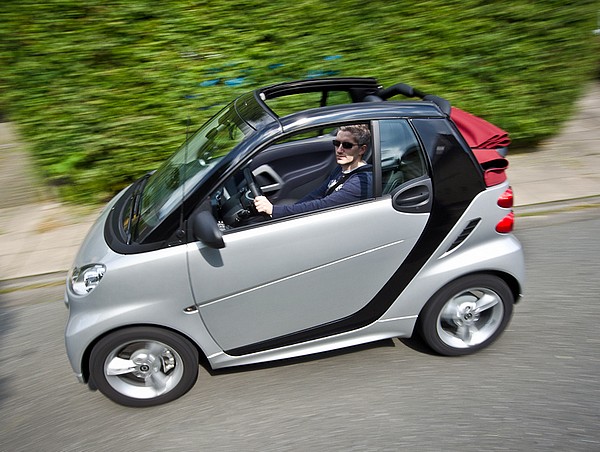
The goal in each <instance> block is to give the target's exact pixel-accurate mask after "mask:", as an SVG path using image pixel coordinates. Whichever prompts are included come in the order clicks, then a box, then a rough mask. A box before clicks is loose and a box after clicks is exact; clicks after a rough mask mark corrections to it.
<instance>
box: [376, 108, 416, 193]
mask: <svg viewBox="0 0 600 452" xmlns="http://www.w3.org/2000/svg"><path fill="white" fill-rule="evenodd" d="M379 135H380V140H381V141H380V149H381V173H382V183H383V186H382V193H383V194H384V195H385V194H388V193H391V192H392V191H393V190H394V189H396V188H397V187H399V186H400V185H402V184H404V183H405V182H408V181H409V180H411V179H415V178H417V177H420V176H422V175H424V174H426V173H427V166H426V165H425V160H424V159H423V153H422V152H421V147H420V146H419V142H418V141H417V137H416V136H415V134H414V132H413V130H412V129H411V127H410V125H409V124H408V122H407V121H406V120H403V119H394V120H389V121H381V122H380V123H379Z"/></svg>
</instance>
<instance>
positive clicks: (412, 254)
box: [65, 78, 524, 406]
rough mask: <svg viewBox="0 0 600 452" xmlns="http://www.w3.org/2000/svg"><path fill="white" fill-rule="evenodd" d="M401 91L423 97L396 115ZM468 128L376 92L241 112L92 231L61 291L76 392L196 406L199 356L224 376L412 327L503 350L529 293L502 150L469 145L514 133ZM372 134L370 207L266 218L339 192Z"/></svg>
mask: <svg viewBox="0 0 600 452" xmlns="http://www.w3.org/2000/svg"><path fill="white" fill-rule="evenodd" d="M398 94H404V95H405V96H408V97H421V99H419V100H412V101H411V100H405V99H404V100H400V101H397V100H390V99H391V97H393V96H396V95H398ZM462 113H464V112H462ZM459 116H460V111H459V110H455V109H454V108H453V107H450V105H449V103H448V102H447V101H445V100H444V99H441V98H439V97H436V96H427V95H424V94H423V93H420V92H418V91H417V90H414V89H412V88H411V87H410V86H407V85H403V84H398V85H394V86H392V87H390V88H386V89H384V88H382V87H381V86H380V85H379V84H378V83H377V81H376V80H375V79H371V78H332V79H315V80H302V81H297V82H290V83H284V84H279V85H273V86H269V87H266V88H262V89H258V90H256V91H253V92H250V93H248V94H245V95H242V96H241V97H239V98H238V99H236V100H235V101H233V102H232V103H231V104H230V105H228V106H227V107H225V108H224V109H223V110H221V112H220V113H218V114H217V115H216V116H214V117H213V118H212V119H211V120H210V121H209V122H207V123H206V124H205V125H204V126H203V127H201V128H200V129H199V130H198V131H197V132H196V133H195V134H194V135H193V136H191V137H190V138H189V139H188V140H187V141H186V142H185V143H184V144H183V145H182V146H181V148H180V149H179V150H178V151H177V152H176V153H175V154H173V156H172V157H171V158H169V159H168V160H167V161H166V162H165V163H164V164H163V165H162V166H161V167H160V168H159V169H158V170H156V171H155V172H153V173H151V174H147V175H146V176H144V177H142V178H141V179H140V180H138V181H137V182H136V183H134V184H133V185H131V186H130V187H128V188H126V189H125V190H123V191H122V192H121V193H120V194H118V195H117V196H116V197H115V198H114V199H113V200H112V201H111V202H110V203H109V205H108V206H107V207H106V209H105V210H104V212H103V213H102V214H101V215H100V217H99V218H98V220H97V221H96V223H95V224H94V226H93V227H92V228H91V230H90V231H89V233H88V235H87V238H86V239H85V241H84V243H83V245H82V246H81V249H80V251H79V253H78V254H77V257H76V259H75V262H74V265H73V268H72V270H71V272H70V274H69V277H68V280H67V288H66V296H65V301H66V305H67V307H68V309H69V319H68V323H67V326H66V331H65V340H66V348H67V354H68V357H69V360H70V362H71V365H72V367H73V369H74V372H75V374H76V375H77V377H78V379H79V380H80V381H81V382H84V383H87V384H88V385H89V386H90V387H91V388H92V389H99V390H100V391H101V392H102V393H104V394H105V395H106V396H107V397H109V398H110V399H112V400H113V401H115V402H117V403H120V404H123V405H128V406H150V405H157V404H160V403H165V402H168V401H171V400H173V399H176V398H177V397H179V396H181V395H182V394H184V393H185V392H187V391H188V390H189V389H190V388H191V387H192V386H193V385H194V383H195V380H196V378H197V375H198V365H199V360H200V359H201V357H203V359H205V360H206V361H207V362H208V363H209V365H210V366H212V368H215V369H216V368H223V367H229V366H239V365H244V364H250V363H258V362H264V361H271V360H278V359H284V358H289V357H294V356H300V355H307V354H311V353H318V352H323V351H326V350H332V349H337V348H342V347H348V346H352V345H356V344H361V343H365V342H370V341H377V340H381V339H385V338H393V337H404V338H406V337H410V336H411V335H413V334H414V333H415V332H418V333H419V334H420V335H421V336H422V338H423V339H424V341H425V342H426V343H427V344H428V345H429V346H430V347H431V348H432V349H433V350H434V351H436V352H437V353H439V354H443V355H462V354H468V353H472V352H475V351H477V350H480V349H482V348H484V347H486V346H487V345H489V344H490V343H492V342H493V341H494V340H495V339H496V338H497V337H498V336H499V335H500V333H501V332H502V331H503V330H504V329H505V327H506V325H507V323H508V322H509V320H510V317H511V314H512V310H513V305H514V303H515V302H516V301H517V300H518V299H519V297H520V294H521V290H522V285H523V281H524V262H523V251H522V248H521V245H520V243H519V242H518V240H517V239H516V238H515V237H514V236H513V235H512V234H511V230H512V225H513V214H512V209H511V208H512V198H513V197H512V190H511V188H510V186H509V184H508V181H507V179H506V174H505V171H504V169H505V168H506V160H505V159H504V155H503V152H502V151H501V150H500V152H499V149H498V148H500V147H502V145H503V144H502V143H503V140H504V139H503V138H502V137H501V138H500V139H499V140H496V141H494V140H492V144H490V142H489V141H488V142H487V144H486V143H483V144H481V146H479V145H478V144H476V143H472V142H468V141H467V135H468V136H469V137H473V136H477V135H478V134H480V135H481V134H484V135H486V134H487V135H489V133H488V132H489V130H492V131H494V132H495V131H496V130H500V129H496V128H494V126H492V125H491V124H489V123H485V121H483V120H481V119H479V118H474V117H473V121H475V122H474V124H475V125H473V126H469V125H468V124H467V125H465V124H464V122H463V120H464V119H465V117H466V118H467V122H468V118H469V116H468V115H466V114H464V115H463V116H462V117H459ZM455 118H456V119H455ZM482 124H483V125H484V127H483V129H481V128H479V129H478V127H479V126H480V125H482ZM357 125H358V126H360V128H361V129H362V130H367V132H368V134H367V135H365V136H368V143H367V144H365V145H364V147H362V148H361V149H362V150H361V154H360V158H361V159H362V160H361V165H362V166H361V167H362V172H363V173H365V174H368V177H363V179H362V180H363V182H364V181H366V184H367V185H368V186H367V187H366V188H367V189H365V190H364V191H363V192H362V194H361V195H360V196H356V197H354V198H353V199H348V198H343V197H339V198H337V199H338V201H337V202H336V203H321V204H319V203H316V204H314V205H311V207H310V208H305V209H300V210H297V209H296V210H294V209H295V208H291V209H288V211H287V214H285V215H269V214H268V213H265V212H264V211H259V209H258V208H257V204H256V202H255V198H257V197H264V198H266V199H267V200H268V201H269V203H270V204H271V205H272V206H296V205H298V203H299V202H300V204H301V203H302V202H303V201H302V200H303V199H306V197H307V196H308V197H310V196H312V195H311V193H315V191H318V190H319V189H320V187H323V186H327V185H328V186H329V187H331V186H332V185H335V184H332V183H331V182H329V181H330V180H331V178H332V174H336V171H338V173H337V174H341V173H340V171H339V170H338V168H339V167H340V165H339V164H338V163H339V161H338V160H337V159H338V158H339V155H338V154H343V153H344V152H348V153H351V152H354V151H352V149H353V147H354V146H358V144H359V143H356V142H353V141H352V139H351V138H350V139H347V138H346V140H347V141H343V140H341V139H340V136H342V137H347V135H340V133H341V132H340V131H341V130H346V129H347V126H357ZM469 127H472V130H470V131H468V132H469V133H466V132H465V130H467V129H468V128H469ZM482 130H483V131H482ZM461 132H462V133H461ZM471 132H472V133H471ZM500 132H502V131H500ZM492 135H494V134H493V133H492ZM500 135H501V134H500ZM504 138H505V137H504ZM504 141H506V140H504ZM478 146H479V147H482V148H483V149H477V147H478ZM342 148H343V150H342ZM347 172H348V171H343V173H344V174H346V173H347ZM346 176H347V175H345V176H343V177H346ZM350 177H351V176H350ZM344 180H345V182H344V181H342V182H340V181H339V180H337V181H336V184H338V185H336V186H335V189H333V192H336V191H338V190H339V187H340V186H343V185H347V186H348V187H349V186H350V185H351V184H350V180H351V179H349V178H348V179H344ZM355 180H356V179H355ZM324 196H330V194H326V195H324ZM264 198H261V199H264ZM322 199H324V198H322ZM274 209H279V207H274ZM279 210H281V209H279Z"/></svg>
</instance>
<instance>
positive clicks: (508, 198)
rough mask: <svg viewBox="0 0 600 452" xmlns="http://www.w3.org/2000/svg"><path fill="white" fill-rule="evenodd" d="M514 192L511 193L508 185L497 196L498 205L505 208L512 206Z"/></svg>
mask: <svg viewBox="0 0 600 452" xmlns="http://www.w3.org/2000/svg"><path fill="white" fill-rule="evenodd" d="M514 199H515V197H514V194H513V190H512V188H511V187H508V188H507V189H506V190H505V191H504V193H502V194H501V195H500V197H499V198H498V205H499V206H500V207H503V208H505V209H510V208H512V206H513V203H514Z"/></svg>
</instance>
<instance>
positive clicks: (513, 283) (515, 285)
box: [417, 270, 522, 323]
mask: <svg viewBox="0 0 600 452" xmlns="http://www.w3.org/2000/svg"><path fill="white" fill-rule="evenodd" d="M477 275H490V276H496V277H498V278H500V279H501V280H502V281H504V282H505V283H506V285H507V286H508V288H509V289H510V291H511V293H512V296H513V300H514V304H517V303H518V302H519V300H520V299H521V296H522V287H521V284H520V283H519V281H518V280H517V278H516V277H515V276H513V275H511V274H510V273H507V272H505V271H500V270H478V271H476V272H470V273H464V274H461V275H459V276H457V277H456V278H454V279H451V280H450V281H447V282H446V283H445V284H444V285H443V286H442V287H440V288H439V289H438V290H437V291H436V292H435V293H434V294H433V295H431V297H429V299H428V300H427V302H426V303H424V304H423V306H422V307H421V310H420V311H419V317H421V314H422V312H423V310H424V309H425V307H426V306H427V304H428V303H429V300H431V299H432V298H433V297H435V296H436V295H437V293H438V292H439V291H440V290H442V289H443V288H444V287H446V286H447V285H449V284H452V283H453V282H454V281H457V280H459V279H462V278H466V277H469V276H477ZM417 323H418V322H417Z"/></svg>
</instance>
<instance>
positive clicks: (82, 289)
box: [70, 264, 106, 295]
mask: <svg viewBox="0 0 600 452" xmlns="http://www.w3.org/2000/svg"><path fill="white" fill-rule="evenodd" d="M104 273H106V267H105V266H104V265H102V264H91V265H85V266H84V267H81V268H79V267H75V268H74V269H73V270H71V278H70V280H71V289H73V292H75V293H76V294H77V295H86V294H88V293H90V292H91V291H92V290H94V289H95V288H96V286H97V285H98V284H99V283H100V280H102V277H103V276H104Z"/></svg>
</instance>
